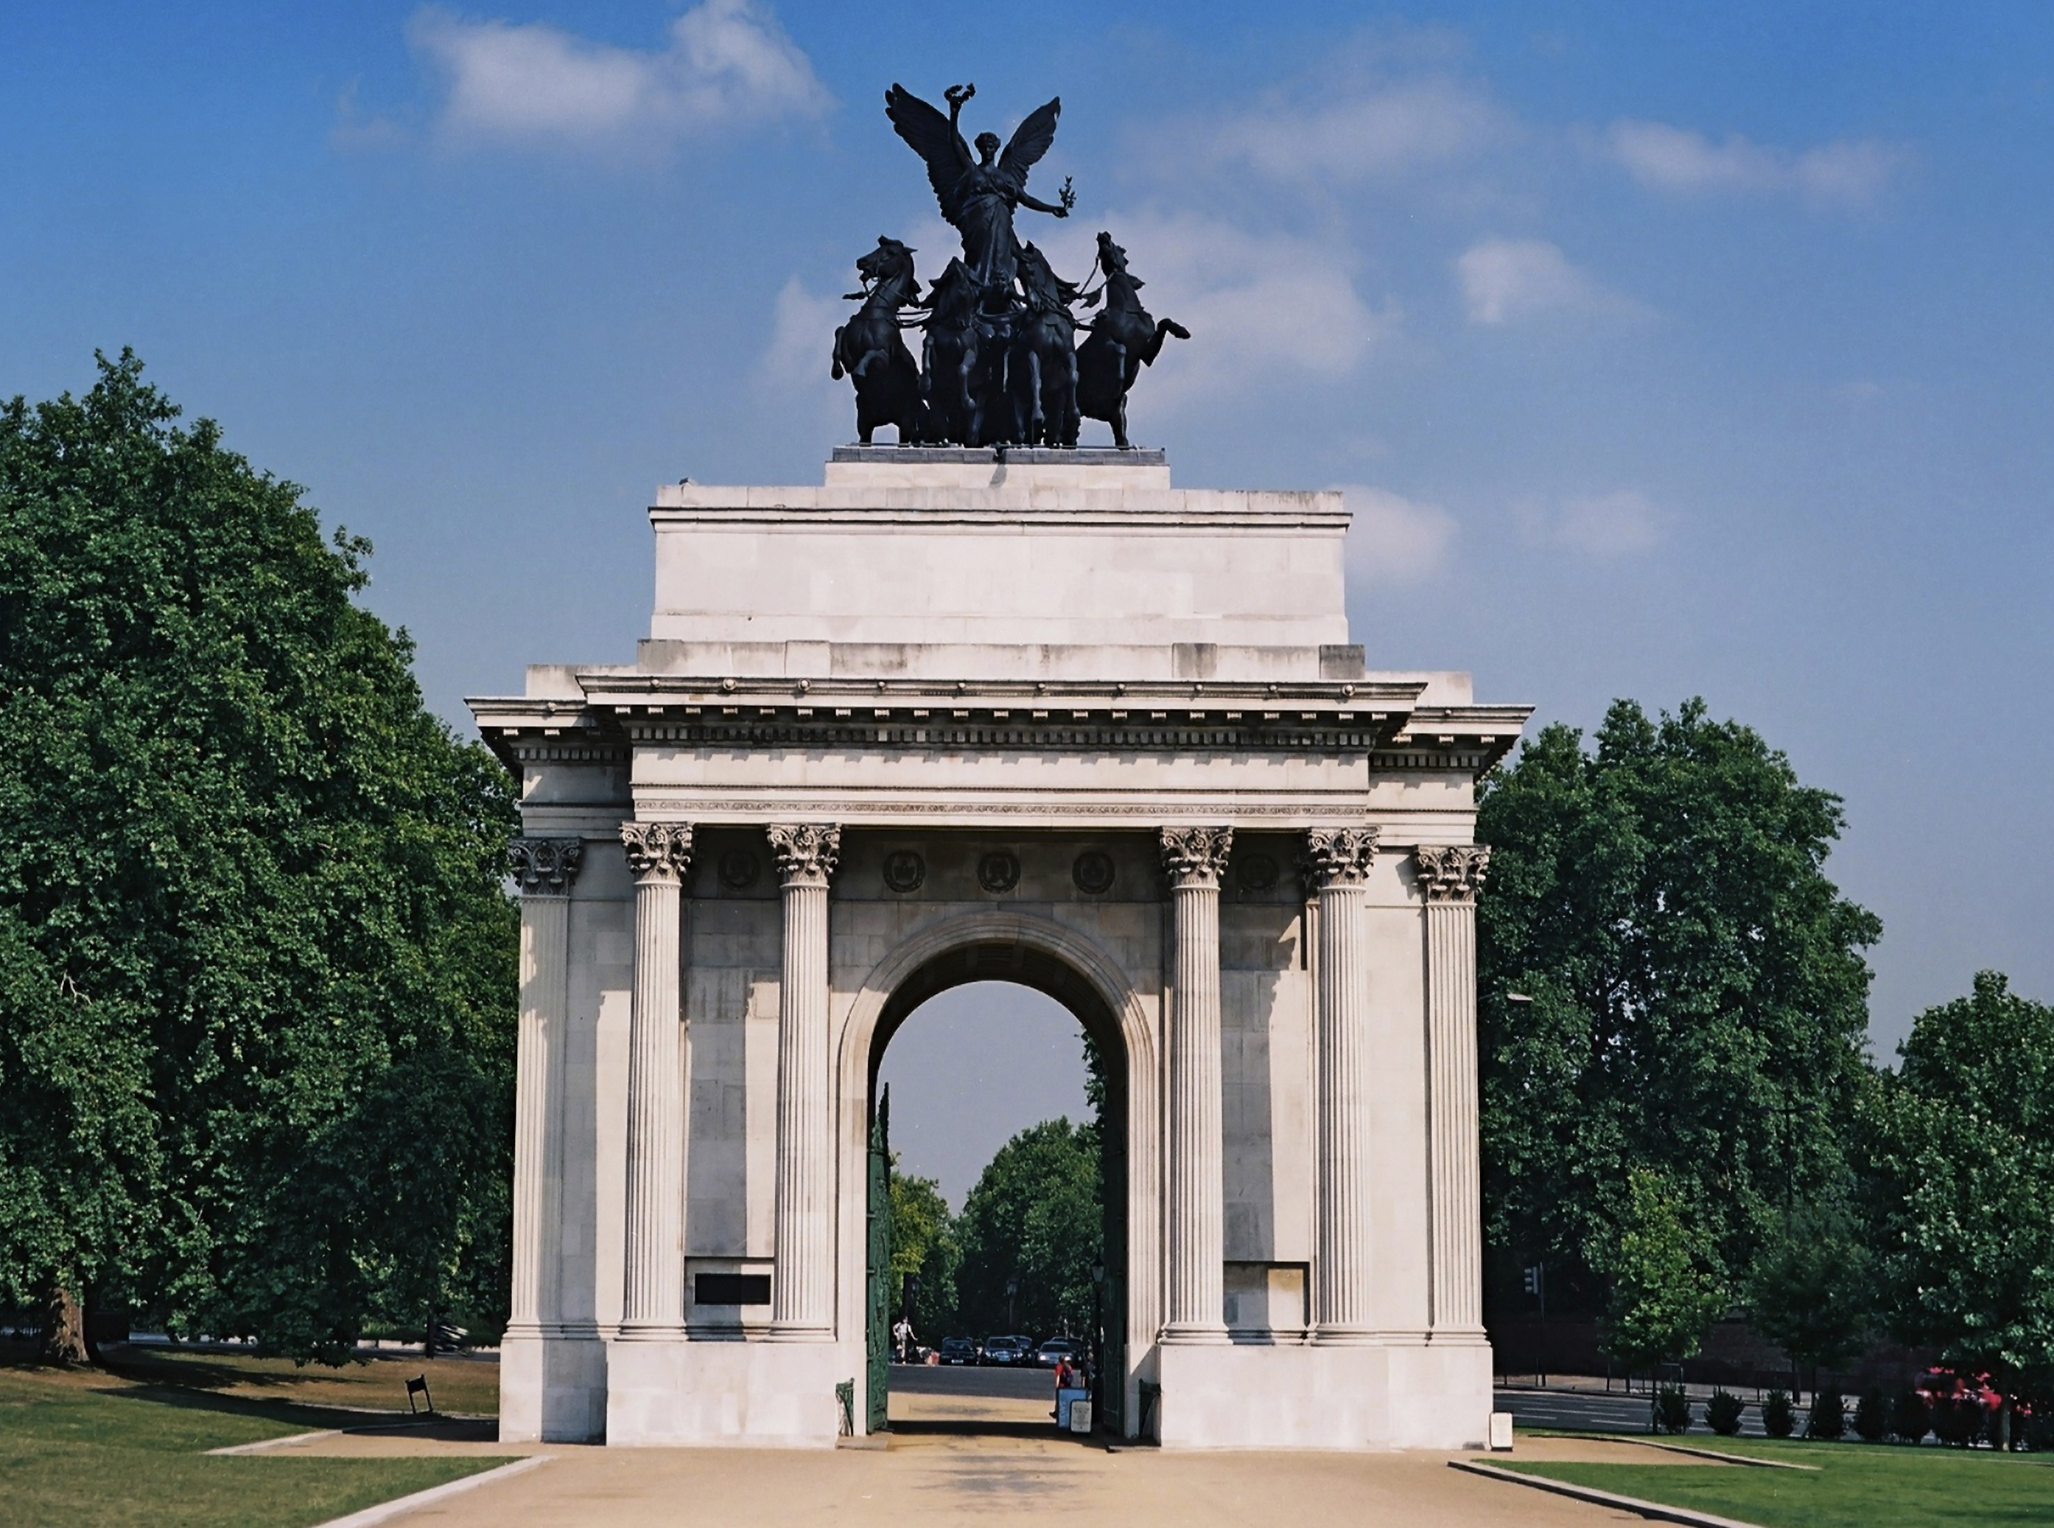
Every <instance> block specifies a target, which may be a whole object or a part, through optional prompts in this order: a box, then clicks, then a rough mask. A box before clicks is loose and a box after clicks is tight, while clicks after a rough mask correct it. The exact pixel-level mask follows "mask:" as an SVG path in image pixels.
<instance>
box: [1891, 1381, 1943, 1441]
mask: <svg viewBox="0 0 2054 1528" xmlns="http://www.w3.org/2000/svg"><path fill="white" fill-rule="evenodd" d="M1932 1427H1933V1417H1932V1413H1931V1412H1930V1411H1928V1410H1927V1408H1926V1398H1925V1397H1924V1396H1922V1395H1920V1394H1919V1393H1918V1392H1917V1391H1916V1390H1903V1391H1900V1392H1898V1396H1897V1400H1896V1401H1895V1403H1894V1404H1892V1406H1891V1407H1890V1436H1891V1437H1893V1438H1895V1439H1896V1440H1897V1441H1898V1442H1899V1443H1917V1442H1918V1441H1920V1440H1921V1439H1922V1438H1924V1437H1925V1435H1926V1434H1927V1433H1928V1432H1930V1431H1932Z"/></svg>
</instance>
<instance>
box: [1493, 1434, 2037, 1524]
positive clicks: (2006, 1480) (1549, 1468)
mask: <svg viewBox="0 0 2054 1528" xmlns="http://www.w3.org/2000/svg"><path fill="white" fill-rule="evenodd" d="M1676 1441H1677V1442H1679V1443H1685V1444H1694V1445H1695V1446H1697V1447H1699V1448H1713V1449H1717V1450H1719V1452H1721V1453H1728V1454H1750V1455H1753V1456H1755V1457H1758V1458H1766V1459H1786V1460H1788V1461H1790V1462H1791V1463H1792V1464H1809V1465H1816V1466H1817V1467H1818V1469H1817V1473H1803V1472H1799V1471H1797V1470H1751V1469H1747V1468H1746V1467H1744V1466H1740V1465H1704V1466H1699V1465H1689V1464H1657V1465H1633V1464H1538V1463H1537V1464H1519V1463H1516V1462H1513V1461H1502V1460H1499V1461H1492V1462H1494V1463H1503V1464H1504V1465H1505V1467H1506V1468H1509V1469H1515V1470H1521V1471H1524V1472H1527V1473H1530V1474H1535V1475H1546V1476H1548V1477H1549V1478H1551V1479H1554V1480H1567V1481H1573V1482H1574V1483H1575V1484H1577V1485H1585V1486H1596V1487H1597V1488H1598V1489H1599V1490H1601V1491H1616V1492H1618V1493H1619V1494H1620V1495H1622V1496H1637V1497H1639V1498H1641V1499H1642V1500H1643V1501H1658V1502H1662V1503H1665V1504H1666V1505H1669V1506H1674V1507H1696V1508H1698V1509H1699V1510H1701V1511H1705V1512H1714V1513H1717V1514H1719V1515H1721V1516H1723V1517H1735V1518H1739V1519H1741V1520H1742V1521H1744V1522H1750V1523H1760V1524H1763V1525H1764V1528H1900V1525H1901V1528H1946V1525H1950V1524H1962V1525H1964V1528H1966V1525H1970V1524H1974V1525H1976V1528H2001V1525H2005V1524H2011V1523H2018V1524H2026V1523H2031V1524H2037V1525H2044V1524H2048V1523H2054V1455H2048V1454H1998V1453H1993V1452H1991V1451H1989V1450H1987V1449H1973V1450H1971V1449H1954V1448H1934V1447H1924V1448H1910V1447H1905V1446H1903V1445H1895V1444H1882V1443H1803V1442H1797V1441H1790V1442H1777V1441H1771V1440H1769V1439H1766V1438H1717V1437H1713V1436H1711V1435H1709V1434H1707V1435H1703V1436H1696V1435H1686V1436H1684V1437H1682V1438H1679V1439H1677V1440H1676Z"/></svg>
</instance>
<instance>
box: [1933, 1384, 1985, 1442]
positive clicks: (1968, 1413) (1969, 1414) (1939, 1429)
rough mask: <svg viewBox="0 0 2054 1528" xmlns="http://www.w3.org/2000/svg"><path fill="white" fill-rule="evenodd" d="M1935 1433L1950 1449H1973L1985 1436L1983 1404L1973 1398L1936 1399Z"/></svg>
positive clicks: (1948, 1397)
mask: <svg viewBox="0 0 2054 1528" xmlns="http://www.w3.org/2000/svg"><path fill="white" fill-rule="evenodd" d="M1932 1416H1933V1432H1934V1434H1935V1435H1936V1436H1937V1437H1938V1438H1939V1439H1940V1441H1941V1442H1942V1443H1944V1444H1946V1445H1947V1446H1948V1447H1949V1448H1969V1447H1972V1446H1973V1445H1974V1443H1975V1441H1976V1439H1978V1438H1980V1437H1981V1436H1982V1435H1983V1404H1982V1402H1981V1401H1978V1400H1976V1399H1975V1398H1974V1397H1973V1396H1967V1395H1957V1396H1945V1397H1938V1398H1935V1400H1934V1401H1933V1408H1932Z"/></svg>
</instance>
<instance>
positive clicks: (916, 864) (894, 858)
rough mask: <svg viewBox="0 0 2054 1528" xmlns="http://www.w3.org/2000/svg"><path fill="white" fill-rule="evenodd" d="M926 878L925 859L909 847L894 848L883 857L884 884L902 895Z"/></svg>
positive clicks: (912, 890)
mask: <svg viewBox="0 0 2054 1528" xmlns="http://www.w3.org/2000/svg"><path fill="white" fill-rule="evenodd" d="M926 879H927V861H925V860H923V859H922V858H921V857H920V856H919V855H918V854H916V853H914V852H913V851H912V850H911V849H894V850H892V852H891V853H889V854H887V855H886V856H885V857H884V884H885V886H886V887H887V888H889V889H890V890H892V891H896V892H897V893H899V895H901V896H904V895H906V894H907V893H908V892H914V891H918V890H919V889H920V886H921V883H922V882H923V881H925V880H926Z"/></svg>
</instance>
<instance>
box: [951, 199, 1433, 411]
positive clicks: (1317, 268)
mask: <svg viewBox="0 0 2054 1528" xmlns="http://www.w3.org/2000/svg"><path fill="white" fill-rule="evenodd" d="M1100 227H1104V228H1110V229H1112V230H1113V233H1114V237H1115V238H1117V239H1118V240H1119V241H1120V243H1121V244H1123V245H1125V246H1126V248H1127V250H1128V252H1129V255H1130V258H1131V261H1132V265H1133V271H1134V274H1135V275H1137V276H1139V277H1141V278H1142V279H1143V280H1144V281H1145V282H1146V283H1147V289H1146V290H1145V291H1144V292H1143V293H1142V294H1141V295H1142V301H1144V302H1145V303H1146V304H1147V305H1148V309H1149V311H1150V312H1151V313H1153V314H1154V315H1155V316H1156V317H1157V318H1173V319H1175V320H1176V321H1177V322H1179V323H1181V324H1183V325H1184V326H1185V327H1186V328H1187V329H1189V330H1190V331H1191V336H1192V337H1191V339H1190V340H1189V341H1188V342H1187V341H1182V340H1176V339H1171V340H1169V341H1167V342H1166V343H1165V345H1164V347H1163V354H1162V356H1161V357H1160V358H1159V359H1158V360H1157V362H1156V364H1155V367H1154V368H1153V371H1154V375H1153V376H1150V377H1148V378H1146V379H1144V381H1143V383H1142V384H1141V386H1140V388H1139V389H1137V391H1141V392H1144V393H1146V395H1147V397H1148V400H1149V405H1150V407H1151V409H1161V410H1170V409H1174V408H1176V407H1179V406H1182V405H1183V404H1185V403H1188V402H1190V401H1192V400H1195V399H1198V398H1201V397H1205V398H1209V397H1213V396H1216V395H1217V394H1219V393H1221V392H1229V391H1240V390H1244V389H1246V388H1247V387H1249V386H1251V385H1254V384H1256V383H1258V382H1260V381H1261V380H1263V379H1264V378H1266V377H1275V376H1290V375H1292V374H1297V375H1311V376H1315V377H1323V378H1332V377H1339V376H1345V375H1347V374H1348V373H1349V372H1351V371H1353V370H1354V369H1355V367H1356V366H1357V365H1358V364H1359V363H1360V362H1361V361H1362V360H1363V359H1364V357H1366V356H1367V355H1369V354H1370V353H1371V352H1372V351H1373V350H1375V349H1377V348H1378V347H1379V346H1380V345H1382V344H1383V343H1385V342H1386V341H1388V340H1389V339H1391V338H1393V337H1394V336H1395V333H1396V331H1397V330H1398V328H1399V326H1400V323H1401V318H1400V315H1399V314H1398V313H1397V311H1396V310H1395V309H1394V308H1390V307H1386V308H1383V309H1376V308H1372V307H1371V306H1370V305H1369V304H1368V303H1366V302H1364V301H1363V300H1362V298H1361V296H1360V295H1359V294H1358V293H1357V292H1356V290H1355V282H1354V273H1353V263H1354V262H1353V259H1352V257H1351V256H1350V254H1349V253H1348V252H1347V251H1346V250H1344V249H1341V248H1338V247H1336V246H1334V245H1331V244H1327V243H1322V242H1318V241H1315V240H1310V239H1302V238H1296V237H1293V236H1291V235H1288V234H1280V233H1252V232H1250V231H1248V230H1247V229H1245V228H1240V227H1237V226H1236V225H1234V224H1232V223H1228V222H1224V221H1221V220H1219V219H1215V218H1208V217H1201V216H1178V217H1167V218H1166V217H1159V216H1156V215H1153V214H1149V213H1138V214H1119V213H1114V214H1110V215H1108V216H1106V217H1104V218H1095V219H1093V220H1092V226H1091V227H1090V228H1086V227H1084V226H1083V225H1082V224H1081V223H1074V222H1073V223H1072V224H1066V225H1062V227H1061V229H1060V231H1057V232H1051V234H1050V235H1049V236H1048V237H1047V238H1045V239H1043V240H1040V241H1038V242H1041V243H1043V244H1044V246H1045V247H1046V248H1047V250H1048V253H1049V257H1050V259H1051V260H1053V261H1054V262H1055V265H1056V268H1057V269H1058V270H1060V271H1062V272H1063V273H1064V274H1065V275H1067V276H1069V277H1070V278H1071V279H1072V280H1075V279H1078V278H1079V277H1082V276H1085V275H1088V274H1089V273H1090V271H1091V266H1092V260H1093V259H1094V258H1095V237H1096V235H1095V232H1094V230H1095V229H1096V228H1100ZM946 258H947V256H946V255H945V254H943V255H940V256H938V257H937V258H936V260H935V261H934V265H935V266H936V268H938V267H939V266H940V265H941V264H942V263H945V262H946ZM921 268H922V270H923V271H924V270H926V269H927V268H928V262H926V261H925V260H924V259H923V262H922V267H921Z"/></svg>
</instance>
